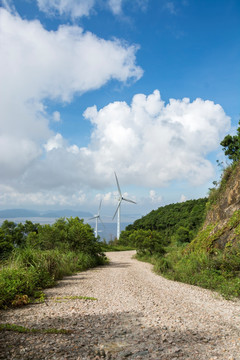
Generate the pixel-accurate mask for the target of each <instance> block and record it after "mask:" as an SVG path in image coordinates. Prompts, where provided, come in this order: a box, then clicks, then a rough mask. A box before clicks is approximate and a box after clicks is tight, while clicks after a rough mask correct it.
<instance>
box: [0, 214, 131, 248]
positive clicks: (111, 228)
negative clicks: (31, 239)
mask: <svg viewBox="0 0 240 360" xmlns="http://www.w3.org/2000/svg"><path fill="white" fill-rule="evenodd" d="M57 219H58V218H52V217H46V218H45V217H28V218H25V217H16V218H8V219H4V218H0V225H1V224H2V223H3V222H4V220H8V221H13V222H14V223H16V224H18V223H23V224H24V223H25V221H26V220H30V221H31V222H32V223H39V224H41V225H44V224H49V225H52V224H54V223H55V221H56V220H57ZM84 223H88V224H90V225H91V227H92V228H94V229H95V221H89V219H88V218H84ZM129 224H132V221H131V222H122V223H121V231H123V230H125V228H126V226H127V225H129ZM98 235H99V236H100V238H101V240H103V239H105V240H106V241H107V242H109V241H110V240H114V239H115V237H116V236H117V223H116V222H104V227H103V225H102V223H101V222H99V223H98Z"/></svg>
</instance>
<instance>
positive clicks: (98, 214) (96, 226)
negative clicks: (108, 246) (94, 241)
mask: <svg viewBox="0 0 240 360" xmlns="http://www.w3.org/2000/svg"><path fill="white" fill-rule="evenodd" d="M101 205H102V200H101V201H100V204H99V208H98V213H97V215H94V216H93V217H92V218H90V219H89V220H93V219H95V220H96V224H95V231H94V232H95V236H96V238H97V237H98V219H99V220H100V221H101V223H102V224H103V222H102V219H101V218H100V209H101ZM103 226H104V224H103Z"/></svg>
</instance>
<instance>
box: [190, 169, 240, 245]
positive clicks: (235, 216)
mask: <svg viewBox="0 0 240 360" xmlns="http://www.w3.org/2000/svg"><path fill="white" fill-rule="evenodd" d="M239 243H240V162H238V163H237V164H235V165H233V166H231V167H229V168H227V169H226V170H225V171H224V173H223V177H222V181H221V183H220V185H219V187H218V188H217V189H213V190H212V194H210V198H209V210H208V212H207V215H206V219H205V222H204V225H203V228H202V230H201V231H200V232H199V233H198V235H197V237H196V238H195V239H194V240H193V241H192V242H191V244H189V246H188V249H192V250H197V249H199V250H200V249H202V250H207V251H212V250H214V249H216V248H217V249H221V250H224V249H225V248H226V247H232V246H236V245H238V244H239Z"/></svg>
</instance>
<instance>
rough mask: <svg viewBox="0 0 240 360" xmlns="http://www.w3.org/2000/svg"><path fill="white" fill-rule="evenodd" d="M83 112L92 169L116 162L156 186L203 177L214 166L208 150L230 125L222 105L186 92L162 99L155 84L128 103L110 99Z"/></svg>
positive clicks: (109, 166)
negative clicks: (89, 128) (90, 128)
mask: <svg viewBox="0 0 240 360" xmlns="http://www.w3.org/2000/svg"><path fill="white" fill-rule="evenodd" d="M84 115H85V117H86V118H87V119H89V120H90V121H91V122H92V124H93V125H94V127H95V128H94V131H93V133H92V139H91V144H90V145H89V151H90V157H91V158H92V159H95V162H96V164H97V165H96V169H97V170H96V171H98V172H99V173H101V174H104V173H106V172H107V170H108V169H112V168H116V167H118V168H119V169H121V174H122V176H125V177H127V178H128V179H129V182H131V183H135V184H138V185H147V186H154V187H160V186H164V185H166V184H168V183H169V182H170V181H172V180H188V181H190V182H191V183H193V184H202V183H204V182H205V181H207V180H208V179H209V178H210V177H211V176H213V166H212V164H211V163H210V161H208V160H207V159H206V156H207V154H208V153H210V152H211V151H214V150H215V149H216V148H217V147H218V145H219V142H220V138H221V136H222V134H223V133H225V132H226V131H227V129H228V128H229V126H230V119H229V117H228V116H226V114H225V113H224V111H223V109H222V107H221V106H220V105H217V104H214V103H213V102H212V101H209V100H206V101H204V100H202V99H196V100H194V101H193V102H190V100H189V99H188V98H184V99H182V100H176V99H170V101H169V103H168V104H165V103H164V102H163V100H162V99H161V96H160V93H159V91H158V90H156V91H154V92H153V94H150V95H149V96H146V95H144V94H137V95H135V96H134V97H133V100H132V104H131V105H130V106H129V105H128V104H127V103H125V102H114V103H111V104H109V105H107V106H105V107H104V108H102V109H100V110H99V111H97V109H96V107H92V108H88V109H86V111H85V113H84ZM97 158H98V159H101V160H100V161H98V163H97V161H96V160H97Z"/></svg>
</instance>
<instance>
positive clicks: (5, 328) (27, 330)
mask: <svg viewBox="0 0 240 360" xmlns="http://www.w3.org/2000/svg"><path fill="white" fill-rule="evenodd" d="M1 331H14V332H17V333H23V334H26V333H32V334H36V333H37V334H71V333H72V331H71V330H67V329H55V328H48V329H36V328H26V327H24V326H20V325H16V324H0V332H1Z"/></svg>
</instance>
